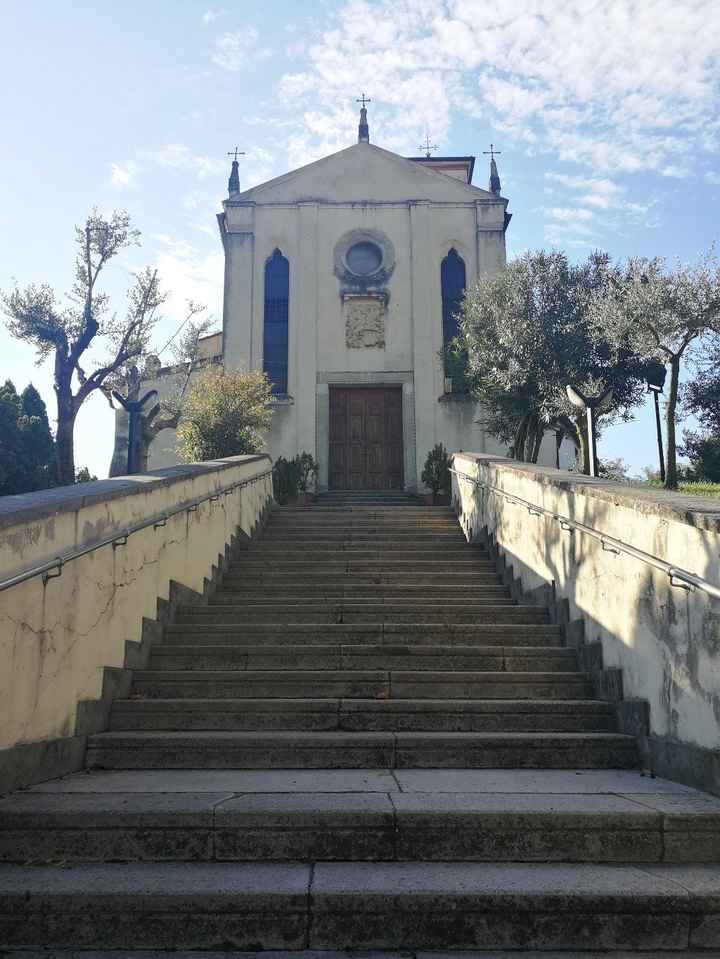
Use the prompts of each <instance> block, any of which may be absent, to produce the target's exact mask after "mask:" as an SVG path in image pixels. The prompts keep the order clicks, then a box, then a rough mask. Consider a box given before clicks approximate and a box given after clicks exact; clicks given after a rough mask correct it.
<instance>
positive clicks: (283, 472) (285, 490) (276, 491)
mask: <svg viewBox="0 0 720 959" xmlns="http://www.w3.org/2000/svg"><path fill="white" fill-rule="evenodd" d="M272 477H273V496H274V497H275V501H276V502H277V503H280V505H281V506H284V505H285V503H287V502H288V501H289V500H293V499H297V495H298V492H299V490H300V466H299V463H298V460H297V457H294V458H293V459H291V460H287V459H285V457H284V456H278V458H277V459H276V460H275V462H274V463H273V469H272Z"/></svg>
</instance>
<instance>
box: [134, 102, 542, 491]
mask: <svg viewBox="0 0 720 959" xmlns="http://www.w3.org/2000/svg"><path fill="white" fill-rule="evenodd" d="M474 162H475V158H474V157H472V156H463V157H431V156H420V157H409V158H408V157H402V156H399V155H398V154H396V153H391V152H390V151H388V150H384V149H382V148H381V147H379V146H376V145H375V144H373V143H371V142H370V137H369V129H368V122H367V113H366V110H365V107H364V106H363V109H362V110H361V115H360V125H359V135H358V142H357V143H354V144H353V145H352V146H350V147H348V148H347V149H345V150H341V151H340V152H339V153H335V154H332V155H331V156H328V157H325V158H324V159H321V160H318V161H316V162H314V163H310V164H309V165H307V166H304V167H301V168H300V169H298V170H293V171H292V172H290V173H287V174H285V175H284V176H280V177H277V178H275V179H273V180H269V181H268V182H266V183H262V184H260V185H259V186H256V187H253V188H252V189H250V190H246V191H242V190H241V189H240V183H239V172H238V163H237V160H235V161H234V162H233V165H232V174H231V177H230V181H229V196H228V199H227V200H225V201H224V203H223V212H222V213H220V214H219V215H218V224H219V228H220V236H221V239H222V243H223V248H224V251H225V291H224V309H223V329H222V343H221V345H220V344H218V347H219V350H218V357H216V360H217V359H219V354H221V357H222V362H223V363H224V365H225V366H226V368H229V369H248V368H260V369H264V370H265V371H266V373H267V374H268V377H269V379H270V380H271V382H272V384H273V396H274V415H273V419H272V426H271V430H270V434H269V436H268V441H267V445H268V451H269V453H270V454H271V456H272V457H273V459H274V458H275V457H277V456H280V455H282V456H285V457H288V458H289V457H292V456H294V455H295V454H297V453H300V452H302V451H308V452H310V453H312V454H313V455H314V456H315V458H316V459H317V461H318V463H319V468H320V469H319V486H320V488H321V489H324V488H330V489H403V488H405V489H416V488H418V487H420V486H421V483H420V474H421V472H422V468H423V464H424V461H425V458H426V456H427V453H428V451H429V450H430V449H431V448H432V447H433V446H434V445H435V444H436V443H439V442H442V443H443V444H444V445H445V447H446V448H447V449H448V450H449V451H457V450H461V449H462V450H469V451H473V452H498V453H502V452H504V449H502V448H501V447H500V446H499V445H498V444H497V442H496V441H495V440H494V439H493V437H491V436H489V435H487V434H486V432H485V430H484V427H483V420H482V410H481V409H480V408H479V407H478V405H477V404H476V403H475V402H474V401H473V400H471V399H469V398H468V397H467V395H465V394H464V393H462V392H460V391H459V390H458V384H457V383H455V384H454V383H453V382H452V378H451V377H448V376H447V375H446V369H445V365H444V361H443V358H442V350H443V345H444V344H445V343H447V342H449V340H451V339H452V338H453V336H454V335H455V333H456V332H457V321H456V319H455V312H456V310H457V308H458V305H459V302H460V299H461V297H462V294H463V291H464V289H465V287H466V286H467V285H468V284H472V283H474V282H475V280H476V278H478V277H480V276H484V275H488V274H492V273H494V272H496V271H498V270H501V269H502V268H503V266H504V264H505V231H506V230H507V227H508V224H509V222H510V214H508V213H507V206H508V201H507V200H506V199H504V198H503V197H502V196H501V193H500V180H499V177H498V173H497V167H496V164H495V160H494V158H492V159H491V176H490V183H489V187H490V188H489V189H488V190H485V189H481V188H479V187H477V186H473V184H472V175H473V167H474ZM216 342H217V341H213V345H215V343H216ZM168 372H170V371H168ZM156 376H157V374H156ZM162 380H163V377H162V376H160V377H158V378H157V380H156V382H154V383H148V385H149V386H152V385H155V386H159V388H160V389H162V387H163V383H162ZM548 439H549V438H548ZM172 446H173V437H172V436H167V435H164V434H162V433H161V434H160V435H159V437H158V438H157V439H156V441H155V443H154V448H153V449H152V450H151V453H150V463H149V465H150V466H151V467H152V466H159V465H166V464H167V463H169V462H173V461H174V460H173V456H172V452H171V450H172ZM551 447H553V448H554V443H548V444H547V450H543V453H545V455H544V456H543V460H544V461H546V462H550V463H553V464H554V450H551Z"/></svg>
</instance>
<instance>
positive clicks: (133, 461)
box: [112, 390, 158, 476]
mask: <svg viewBox="0 0 720 959" xmlns="http://www.w3.org/2000/svg"><path fill="white" fill-rule="evenodd" d="M112 395H113V396H114V397H115V399H116V400H117V401H118V403H119V404H120V405H121V406H122V408H123V409H124V410H125V411H126V413H127V414H128V421H129V422H128V455H127V475H128V476H132V475H133V473H137V471H138V469H137V460H138V456H137V453H138V449H137V448H138V439H139V435H140V434H139V427H140V418H141V416H142V409H143V406H145V404H146V403H147V402H148V400H150V399H152V398H153V397H154V396H157V395H158V391H157V390H148V391H147V393H146V394H145V396H143V397H142V399H139V400H128V399H125V397H124V396H122V395H121V394H120V393H118V391H117V390H113V391H112Z"/></svg>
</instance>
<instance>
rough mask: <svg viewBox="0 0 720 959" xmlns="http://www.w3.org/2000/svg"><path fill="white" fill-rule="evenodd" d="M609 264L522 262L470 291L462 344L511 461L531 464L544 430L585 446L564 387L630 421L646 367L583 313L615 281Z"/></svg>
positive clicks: (540, 257)
mask: <svg viewBox="0 0 720 959" xmlns="http://www.w3.org/2000/svg"><path fill="white" fill-rule="evenodd" d="M614 273H615V270H614V268H613V267H611V265H610V261H609V258H608V257H607V255H605V254H602V253H594V254H592V255H591V256H590V257H589V258H588V259H587V260H586V261H585V262H583V263H580V264H577V265H574V264H571V263H570V262H569V261H568V259H567V257H566V256H565V254H564V253H560V252H546V251H543V250H540V251H536V252H531V253H526V254H525V255H523V256H521V257H520V258H518V259H517V260H515V261H514V262H512V263H510V264H509V265H508V266H507V268H506V269H505V270H504V271H502V272H501V273H499V274H497V275H496V276H493V277H485V278H483V279H482V280H481V281H480V282H479V283H478V284H477V286H476V287H475V288H474V289H470V290H468V291H467V293H466V295H465V299H464V301H463V307H462V317H461V343H462V345H463V346H464V348H465V349H466V351H467V356H468V366H469V377H470V380H471V383H472V392H473V394H474V395H475V396H476V397H477V398H478V399H479V400H480V401H481V402H482V403H483V406H484V409H485V411H486V417H487V419H486V425H487V428H488V429H489V431H490V432H491V433H493V434H494V435H495V436H497V437H498V438H499V439H500V440H501V441H504V442H508V443H509V444H510V445H511V449H512V453H513V455H514V456H515V458H516V459H525V460H530V461H531V462H535V461H536V460H537V456H538V453H539V450H540V443H541V441H542V437H543V434H544V432H545V431H546V430H549V429H554V430H558V429H560V430H562V432H564V433H566V434H568V435H570V436H571V437H572V438H573V439H574V440H575V441H576V442H577V443H579V444H583V443H584V436H583V426H582V424H580V423H579V422H578V419H579V417H578V411H577V410H576V409H575V408H574V407H573V406H572V405H571V404H570V402H569V400H568V398H567V395H566V392H565V388H566V386H567V385H568V384H571V385H573V386H575V387H576V388H578V389H580V390H581V391H582V392H583V393H585V394H586V395H593V394H594V393H597V392H600V391H601V390H605V389H607V388H608V387H610V388H612V390H613V397H614V399H613V405H612V411H611V412H612V413H614V414H615V415H616V416H619V417H621V418H628V417H629V415H630V414H629V410H630V409H631V408H632V407H633V406H635V405H637V404H638V403H639V402H640V400H641V398H642V394H643V390H644V383H643V372H644V366H643V364H642V362H640V361H639V360H638V357H637V356H635V355H634V354H633V353H632V351H631V350H630V349H628V346H627V343H625V342H621V341H618V342H616V341H614V340H613V341H611V340H610V339H608V338H607V337H603V336H602V335H600V334H599V332H598V330H597V329H596V328H595V327H593V325H592V324H591V319H590V305H591V304H592V302H593V301H594V298H595V297H596V296H598V295H601V294H602V291H603V290H605V289H606V288H607V287H608V286H609V284H610V283H611V282H612V281H613V276H614Z"/></svg>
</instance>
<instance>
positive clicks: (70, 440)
mask: <svg viewBox="0 0 720 959" xmlns="http://www.w3.org/2000/svg"><path fill="white" fill-rule="evenodd" d="M74 432H75V414H74V413H73V412H72V410H68V409H67V406H66V404H65V403H62V404H61V403H60V400H59V399H58V423H57V434H56V436H55V455H56V458H57V476H58V484H59V485H60V486H72V484H73V483H74V482H75V438H74Z"/></svg>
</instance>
